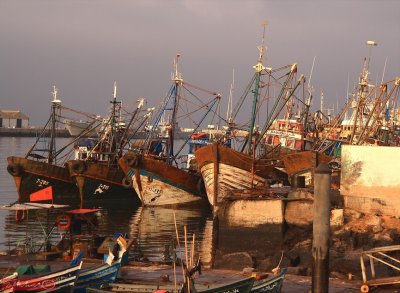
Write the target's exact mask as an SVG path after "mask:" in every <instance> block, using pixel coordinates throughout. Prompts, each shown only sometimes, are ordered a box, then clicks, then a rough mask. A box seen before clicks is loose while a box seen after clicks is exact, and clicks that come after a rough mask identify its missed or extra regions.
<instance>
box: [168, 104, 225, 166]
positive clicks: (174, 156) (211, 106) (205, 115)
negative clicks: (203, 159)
mask: <svg viewBox="0 0 400 293" xmlns="http://www.w3.org/2000/svg"><path fill="white" fill-rule="evenodd" d="M218 99H219V98H215V99H214V100H213V104H212V105H210V107H209V108H208V111H207V112H206V113H205V114H204V115H203V117H202V118H201V120H200V121H199V123H198V125H197V127H196V128H195V129H194V130H193V131H192V134H193V133H195V132H196V131H197V129H198V128H199V127H200V124H201V123H202V122H203V121H204V119H205V118H206V117H207V115H208V113H209V112H210V110H211V109H212V108H213V107H214V105H215V103H216V101H217V100H218ZM190 138H191V135H190V136H189V137H188V138H187V139H186V140H185V142H184V143H183V144H182V146H181V148H180V149H179V151H178V152H177V153H176V154H175V155H173V158H172V159H173V160H175V158H176V157H177V156H178V155H179V153H180V152H181V151H182V149H183V148H184V147H185V145H186V144H187V142H188V141H189V140H190Z"/></svg>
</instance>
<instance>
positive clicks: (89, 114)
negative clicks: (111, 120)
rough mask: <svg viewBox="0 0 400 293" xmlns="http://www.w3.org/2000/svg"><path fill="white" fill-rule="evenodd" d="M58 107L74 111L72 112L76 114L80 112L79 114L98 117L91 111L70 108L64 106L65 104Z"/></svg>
mask: <svg viewBox="0 0 400 293" xmlns="http://www.w3.org/2000/svg"><path fill="white" fill-rule="evenodd" d="M60 108H61V109H64V110H68V111H71V112H74V113H77V114H81V115H84V116H87V117H90V118H92V119H99V118H98V115H95V114H92V113H87V112H83V111H79V110H75V109H72V108H68V107H65V106H63V105H60Z"/></svg>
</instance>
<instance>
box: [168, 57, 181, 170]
mask: <svg viewBox="0 0 400 293" xmlns="http://www.w3.org/2000/svg"><path fill="white" fill-rule="evenodd" d="M180 56H181V54H179V53H177V54H176V57H175V59H174V73H173V75H172V81H173V82H174V87H173V90H172V94H173V104H172V105H173V109H172V117H171V125H170V129H169V131H168V132H169V134H168V143H167V148H168V152H167V153H168V159H167V162H168V163H172V160H173V157H174V139H175V129H176V114H177V112H178V105H179V95H180V93H179V92H178V91H179V90H180V87H181V86H182V83H183V79H182V74H181V73H180V72H179V71H178V61H179V57H180Z"/></svg>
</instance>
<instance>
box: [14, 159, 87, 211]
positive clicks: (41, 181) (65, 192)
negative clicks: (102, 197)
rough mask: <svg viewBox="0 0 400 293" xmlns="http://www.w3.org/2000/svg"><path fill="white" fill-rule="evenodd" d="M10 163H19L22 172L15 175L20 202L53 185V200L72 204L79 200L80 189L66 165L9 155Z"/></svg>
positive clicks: (28, 199) (58, 202) (26, 200)
mask: <svg viewBox="0 0 400 293" xmlns="http://www.w3.org/2000/svg"><path fill="white" fill-rule="evenodd" d="M7 162H8V164H9V165H18V166H19V167H20V170H21V171H20V172H19V173H20V174H18V175H17V176H13V179H14V182H15V185H16V188H17V192H18V201H19V202H20V203H23V202H29V201H30V194H32V193H34V192H37V191H39V190H42V189H44V188H47V187H49V186H51V187H52V191H53V202H54V203H57V204H71V203H73V202H77V201H78V198H79V191H78V188H77V187H76V185H75V183H74V182H73V181H72V180H71V177H70V175H69V172H68V169H67V168H66V167H62V166H57V165H53V164H48V163H45V162H40V161H34V160H30V159H26V158H22V157H13V156H12V157H8V158H7Z"/></svg>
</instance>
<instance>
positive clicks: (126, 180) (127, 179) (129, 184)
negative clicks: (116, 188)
mask: <svg viewBox="0 0 400 293" xmlns="http://www.w3.org/2000/svg"><path fill="white" fill-rule="evenodd" d="M121 183H122V186H123V187H125V188H131V187H132V183H133V180H132V177H131V176H129V175H126V176H125V177H124V178H122V182H121Z"/></svg>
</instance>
